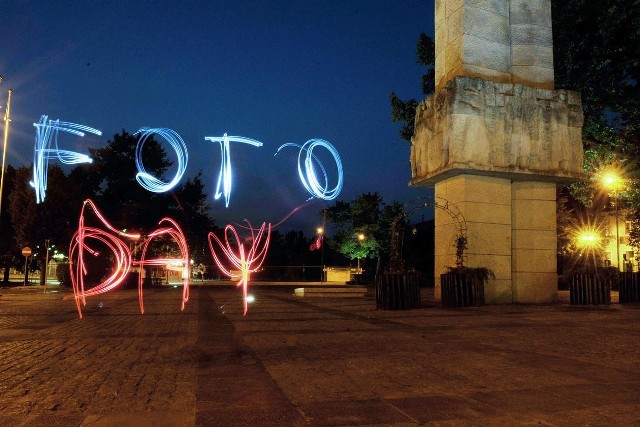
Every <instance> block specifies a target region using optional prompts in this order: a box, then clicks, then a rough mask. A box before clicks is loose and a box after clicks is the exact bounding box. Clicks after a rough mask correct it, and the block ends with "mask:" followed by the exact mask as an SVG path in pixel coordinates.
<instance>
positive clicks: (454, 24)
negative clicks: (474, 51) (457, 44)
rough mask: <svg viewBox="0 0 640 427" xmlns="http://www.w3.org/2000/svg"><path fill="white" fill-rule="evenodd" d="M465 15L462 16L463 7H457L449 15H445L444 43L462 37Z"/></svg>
mask: <svg viewBox="0 0 640 427" xmlns="http://www.w3.org/2000/svg"><path fill="white" fill-rule="evenodd" d="M464 21H465V17H464V8H462V7H461V8H459V9H458V10H456V11H455V12H453V13H452V14H451V15H449V16H447V19H446V21H445V22H446V27H445V30H446V31H445V33H446V43H447V44H449V43H451V42H452V41H454V40H456V39H458V38H460V37H462V36H463V35H464V33H465V25H464Z"/></svg>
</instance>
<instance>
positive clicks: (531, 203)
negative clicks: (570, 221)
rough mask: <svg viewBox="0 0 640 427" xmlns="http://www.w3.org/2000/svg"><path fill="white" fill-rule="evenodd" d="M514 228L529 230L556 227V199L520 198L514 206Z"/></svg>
mask: <svg viewBox="0 0 640 427" xmlns="http://www.w3.org/2000/svg"><path fill="white" fill-rule="evenodd" d="M513 228H514V229H517V230H520V229H528V230H555V229H556V201H555V200H549V201H544V200H520V201H518V202H517V203H516V202H514V206H513Z"/></svg>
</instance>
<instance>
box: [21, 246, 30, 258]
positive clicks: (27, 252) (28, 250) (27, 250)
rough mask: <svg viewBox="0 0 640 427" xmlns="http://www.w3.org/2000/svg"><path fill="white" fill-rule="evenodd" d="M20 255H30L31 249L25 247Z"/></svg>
mask: <svg viewBox="0 0 640 427" xmlns="http://www.w3.org/2000/svg"><path fill="white" fill-rule="evenodd" d="M22 255H23V256H25V257H28V256H29V255H31V248H30V247H29V246H25V247H24V248H22Z"/></svg>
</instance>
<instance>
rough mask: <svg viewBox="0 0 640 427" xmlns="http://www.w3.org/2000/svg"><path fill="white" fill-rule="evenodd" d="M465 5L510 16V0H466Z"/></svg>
mask: <svg viewBox="0 0 640 427" xmlns="http://www.w3.org/2000/svg"><path fill="white" fill-rule="evenodd" d="M465 5H466V6H470V7H476V8H478V9H482V10H486V11H488V12H491V13H495V14H498V15H501V16H504V17H506V18H508V17H509V2H508V1H505V0H466V1H465Z"/></svg>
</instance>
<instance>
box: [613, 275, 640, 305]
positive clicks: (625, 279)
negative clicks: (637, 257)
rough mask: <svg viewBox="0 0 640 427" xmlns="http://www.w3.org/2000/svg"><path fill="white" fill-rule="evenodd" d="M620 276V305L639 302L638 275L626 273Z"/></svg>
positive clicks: (639, 280) (639, 285) (639, 282)
mask: <svg viewBox="0 0 640 427" xmlns="http://www.w3.org/2000/svg"><path fill="white" fill-rule="evenodd" d="M620 276H621V277H620V281H619V285H618V286H619V287H620V289H619V291H620V304H624V303H633V302H640V273H639V272H634V273H631V272H626V273H621V274H620Z"/></svg>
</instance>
